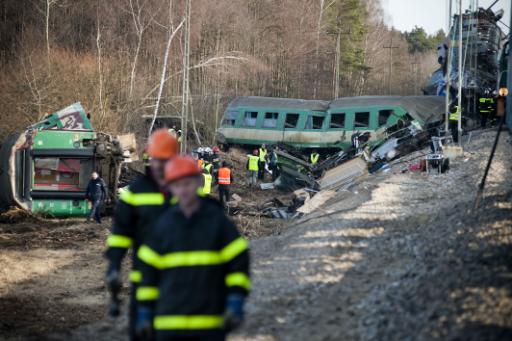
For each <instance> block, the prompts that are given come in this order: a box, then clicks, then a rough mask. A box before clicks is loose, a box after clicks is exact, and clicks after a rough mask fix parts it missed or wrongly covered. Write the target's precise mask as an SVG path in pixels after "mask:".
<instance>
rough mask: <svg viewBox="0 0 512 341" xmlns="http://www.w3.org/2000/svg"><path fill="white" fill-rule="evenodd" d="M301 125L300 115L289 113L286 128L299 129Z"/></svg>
mask: <svg viewBox="0 0 512 341" xmlns="http://www.w3.org/2000/svg"><path fill="white" fill-rule="evenodd" d="M298 123H299V114H293V113H287V114H286V121H285V123H284V127H285V128H288V129H293V128H297V124H298Z"/></svg>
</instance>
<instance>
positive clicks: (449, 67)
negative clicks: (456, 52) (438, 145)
mask: <svg viewBox="0 0 512 341" xmlns="http://www.w3.org/2000/svg"><path fill="white" fill-rule="evenodd" d="M448 3H449V5H448V37H449V38H450V40H449V43H448V44H449V46H448V51H446V91H445V92H446V94H445V98H446V102H445V113H444V132H445V134H446V135H447V134H448V121H449V115H450V89H451V86H452V75H451V73H452V54H453V53H452V51H453V50H452V49H453V40H454V39H453V38H454V37H453V36H452V35H451V34H450V29H451V22H452V15H453V14H452V0H448ZM453 33H454V34H455V29H454V30H453Z"/></svg>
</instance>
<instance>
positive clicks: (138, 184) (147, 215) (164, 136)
mask: <svg viewBox="0 0 512 341" xmlns="http://www.w3.org/2000/svg"><path fill="white" fill-rule="evenodd" d="M147 153H148V155H149V156H150V160H149V172H148V173H146V174H145V175H142V176H140V177H139V178H137V179H136V180H135V181H134V182H133V183H131V184H130V185H129V186H128V189H127V190H125V191H123V193H122V195H121V196H120V198H119V201H118V203H117V206H116V208H115V212H114V217H113V226H112V233H111V234H110V235H109V236H108V238H107V247H108V249H107V252H106V256H107V259H108V261H109V265H108V269H107V276H106V282H107V285H108V287H109V288H110V289H111V291H112V292H114V290H115V288H116V286H117V287H118V286H119V285H120V277H119V273H120V269H121V262H122V260H123V258H124V257H125V255H126V253H127V251H128V249H129V248H133V256H132V271H131V272H130V275H129V277H130V281H131V282H132V287H131V294H130V308H129V334H130V339H131V340H137V339H136V337H135V315H136V304H135V303H136V301H135V289H136V287H137V284H138V283H139V282H140V280H141V274H140V272H139V271H138V266H137V263H138V262H137V260H136V256H135V255H136V251H137V250H138V248H139V246H140V244H141V243H142V241H143V238H144V237H145V236H146V235H147V234H148V232H149V231H150V229H151V228H152V225H153V223H154V222H155V221H156V219H157V218H158V217H159V215H160V214H161V213H162V212H164V210H165V209H166V208H167V207H168V206H169V204H170V200H171V198H170V194H168V191H167V188H166V187H165V164H166V162H167V161H168V160H169V159H171V158H173V157H175V156H176V155H177V154H178V143H177V141H176V138H174V137H173V136H172V135H170V134H169V132H168V131H167V130H166V129H159V130H156V131H155V132H154V133H153V134H152V135H151V137H150V139H149V141H148V145H147Z"/></svg>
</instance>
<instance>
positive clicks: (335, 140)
mask: <svg viewBox="0 0 512 341" xmlns="http://www.w3.org/2000/svg"><path fill="white" fill-rule="evenodd" d="M442 112H444V99H443V98H441V97H438V96H410V97H403V96H361V97H345V98H339V99H336V100H333V101H331V102H327V101H318V100H302V99H290V98H270V97H256V96H249V97H237V98H235V99H234V100H233V101H232V102H231V103H230V104H229V105H228V107H227V108H226V111H225V113H224V117H223V119H222V122H221V125H220V127H219V128H218V130H217V142H218V143H219V144H221V145H224V146H229V145H243V146H259V145H261V144H262V143H266V144H268V145H277V144H285V145H288V146H290V147H293V148H301V149H331V150H339V149H340V148H341V149H346V148H349V147H350V146H351V145H352V136H353V134H355V133H366V134H367V135H368V137H369V138H368V140H369V143H370V144H371V145H376V144H379V143H380V141H382V139H383V134H384V133H385V131H386V129H387V128H389V127H392V126H395V125H397V124H400V122H402V123H404V122H413V121H414V122H416V123H417V125H418V126H420V127H423V126H426V125H427V123H428V122H427V120H426V119H427V118H429V117H431V116H435V115H437V114H439V113H442Z"/></svg>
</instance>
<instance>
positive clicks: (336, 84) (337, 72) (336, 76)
mask: <svg viewBox="0 0 512 341" xmlns="http://www.w3.org/2000/svg"><path fill="white" fill-rule="evenodd" d="M351 33H352V31H351V30H350V29H349V30H348V31H347V32H340V31H339V30H338V32H337V33H336V54H335V57H334V98H335V99H336V98H339V97H340V62H341V35H342V34H343V35H346V34H348V35H350V34H351Z"/></svg>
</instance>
